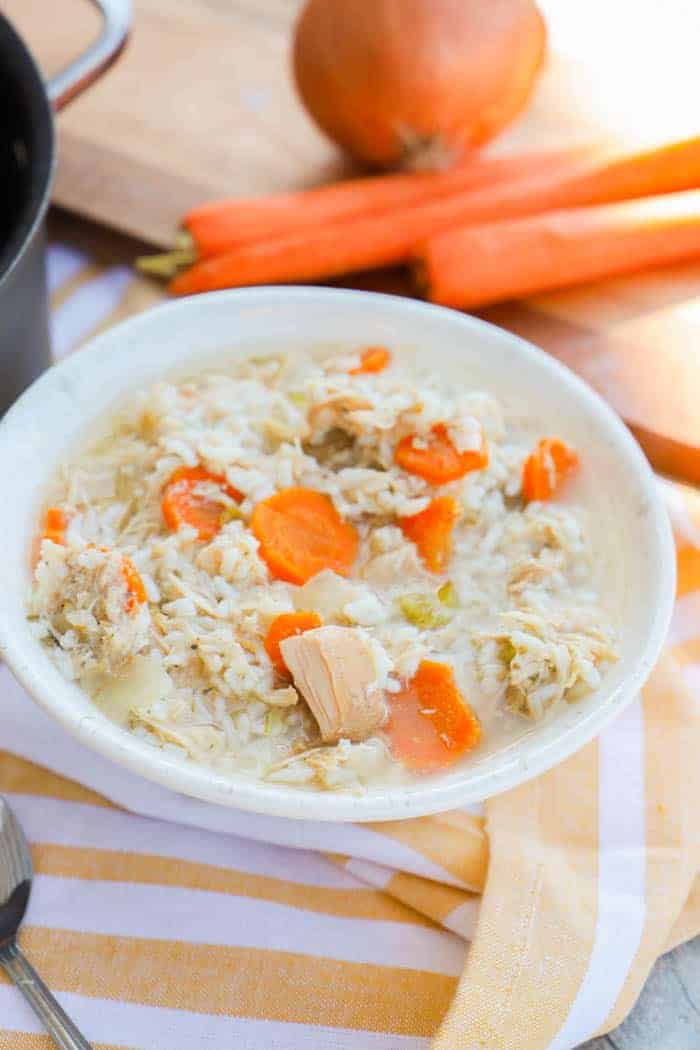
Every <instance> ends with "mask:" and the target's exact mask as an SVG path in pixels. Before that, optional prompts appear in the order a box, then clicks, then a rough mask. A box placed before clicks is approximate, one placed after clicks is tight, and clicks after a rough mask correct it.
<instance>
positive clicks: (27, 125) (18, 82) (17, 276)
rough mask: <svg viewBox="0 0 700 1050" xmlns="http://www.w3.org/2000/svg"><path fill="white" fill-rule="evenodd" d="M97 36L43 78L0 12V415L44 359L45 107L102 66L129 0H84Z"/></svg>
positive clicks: (112, 51)
mask: <svg viewBox="0 0 700 1050" xmlns="http://www.w3.org/2000/svg"><path fill="white" fill-rule="evenodd" d="M92 2H93V3H95V4H96V6H97V7H99V8H100V10H101V12H102V15H103V20H104V21H103V28H102V33H101V35H100V37H99V39H98V40H97V41H96V42H95V43H94V44H93V45H92V46H91V47H90V48H89V50H88V51H86V52H85V54H83V55H81V57H80V58H78V59H77V60H76V61H75V62H73V63H72V64H71V65H70V66H69V67H68V68H67V69H66V70H64V71H63V72H62V73H59V74H58V76H57V77H55V78H54V79H53V80H51V81H50V82H49V83H48V84H44V81H43V79H42V76H41V74H40V72H39V70H38V69H37V66H36V63H35V62H34V59H33V58H32V56H31V54H30V53H29V51H28V50H27V48H26V47H25V45H24V44H23V42H22V40H21V38H20V37H19V36H18V35H17V33H16V32H15V30H14V29H13V28H12V26H11V25H10V23H9V22H8V21H7V19H6V18H5V17H4V16H2V15H0V186H1V187H2V190H1V192H0V415H2V414H3V412H4V411H5V409H7V408H8V407H9V406H10V404H11V403H12V402H13V401H14V400H15V398H16V397H17V396H18V395H19V394H20V393H21V392H22V391H23V390H24V388H25V387H26V386H28V385H29V383H31V382H32V380H33V379H36V377H37V376H38V375H39V374H40V372H43V370H44V369H45V368H47V367H48V365H49V364H50V363H51V347H50V343H49V328H48V296H47V289H46V270H45V259H44V242H45V236H44V218H45V216H46V209H47V208H48V206H49V201H50V198H51V186H52V183H53V173H54V168H55V161H56V147H55V135H54V124H53V109H59V108H60V107H61V106H62V105H64V103H65V102H67V101H68V100H69V99H70V98H72V97H73V96H74V95H76V94H77V93H78V92H79V91H81V90H82V89H83V88H84V87H86V86H87V85H88V84H89V83H91V81H93V80H94V79H95V78H96V77H97V76H99V74H100V73H101V72H102V70H103V69H105V68H106V67H107V66H108V65H109V63H110V62H111V61H112V59H113V58H114V57H115V56H116V55H117V54H118V53H119V50H120V49H121V47H122V45H123V44H124V42H125V40H126V37H127V33H128V30H129V24H130V18H131V0H92Z"/></svg>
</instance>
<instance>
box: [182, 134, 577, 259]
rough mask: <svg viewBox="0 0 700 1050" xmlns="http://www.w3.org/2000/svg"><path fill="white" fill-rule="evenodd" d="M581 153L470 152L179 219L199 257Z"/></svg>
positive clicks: (207, 208)
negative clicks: (438, 164)
mask: <svg viewBox="0 0 700 1050" xmlns="http://www.w3.org/2000/svg"><path fill="white" fill-rule="evenodd" d="M583 155H584V151H583V150H574V149H572V148H569V149H565V150H564V149H560V150H537V151H535V152H532V153H523V154H517V155H506V156H501V157H488V156H487V157H482V156H471V157H469V158H468V159H467V160H465V161H463V162H462V163H461V164H459V165H457V166H455V167H453V168H449V169H448V170H446V171H437V172H401V173H398V174H395V175H372V176H368V177H366V178H355V179H345V180H343V181H342V182H335V183H332V184H330V185H327V186H317V187H313V188H312V189H308V190H299V191H297V192H294V193H279V194H274V195H271V196H268V197H239V198H235V197H234V198H230V199H227V200H218V201H210V202H209V203H207V204H203V205H201V206H200V207H198V208H193V209H192V210H191V211H190V212H188V213H187V215H185V217H184V219H183V221H182V225H183V226H184V228H185V229H186V230H187V231H188V233H189V234H190V235H191V237H192V240H193V242H194V248H195V249H196V252H197V254H198V257H199V258H200V259H207V258H210V257H211V256H212V255H220V254H221V253H222V252H225V251H228V250H229V249H230V248H233V247H235V246H236V245H239V244H244V243H246V242H249V241H256V240H264V239H266V238H269V237H281V236H284V235H286V234H289V233H295V232H299V231H304V230H308V229H311V228H312V227H314V226H324V225H328V224H329V223H336V222H345V221H347V220H349V219H355V218H357V217H358V216H360V215H368V214H371V213H373V212H380V211H389V210H393V209H395V208H399V207H405V206H407V205H412V204H418V203H421V202H423V201H428V200H437V199H439V198H440V197H445V196H448V195H450V194H454V193H461V192H463V191H464V190H473V189H476V188H477V187H479V186H488V185H493V184H494V183H496V182H500V181H502V180H504V179H511V180H512V179H514V178H522V177H523V175H526V174H528V175H534V174H537V173H541V172H544V171H547V170H548V169H551V167H552V165H553V164H559V163H561V162H562V161H567V162H569V163H570V162H571V161H572V160H573V159H574V157H577V156H583Z"/></svg>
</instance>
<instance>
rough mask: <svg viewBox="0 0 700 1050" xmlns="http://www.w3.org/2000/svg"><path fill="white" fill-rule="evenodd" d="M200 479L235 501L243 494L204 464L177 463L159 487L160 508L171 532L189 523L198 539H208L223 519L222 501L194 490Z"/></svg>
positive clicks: (224, 504) (224, 513) (224, 515)
mask: <svg viewBox="0 0 700 1050" xmlns="http://www.w3.org/2000/svg"><path fill="white" fill-rule="evenodd" d="M203 482H212V483H213V484H214V485H217V486H218V487H219V488H220V489H221V492H222V494H225V495H226V496H228V497H229V498H230V499H232V500H235V501H236V503H238V502H240V500H241V499H242V498H243V497H242V495H241V493H240V492H238V491H237V490H236V489H234V488H233V487H232V486H231V485H229V484H228V482H227V481H226V478H225V477H224V476H223V475H222V474H212V473H211V471H209V470H207V469H206V468H205V467H178V469H177V470H176V471H175V472H174V473H173V474H172V475H171V476H170V478H169V479H168V481H167V482H166V483H165V485H164V487H163V496H162V501H161V510H162V512H163V517H164V518H165V522H166V524H167V526H168V528H169V529H172V531H173V532H177V530H178V529H179V528H180V526H181V525H192V526H193V527H194V528H195V529H196V530H197V536H198V538H199V539H200V540H205V541H209V540H212V539H213V538H214V536H216V534H217V532H219V530H220V529H221V527H222V525H223V523H224V521H225V520H226V503H225V501H224V500H217V499H213V498H211V497H208V496H202V495H200V493H199V492H198V491H197V490H198V486H199V485H201V484H202V483H203Z"/></svg>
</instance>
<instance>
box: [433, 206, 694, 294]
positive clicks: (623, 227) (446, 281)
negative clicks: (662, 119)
mask: <svg viewBox="0 0 700 1050" xmlns="http://www.w3.org/2000/svg"><path fill="white" fill-rule="evenodd" d="M698 256H700V192H698V191H697V190H695V191H687V192H685V193H675V194H668V195H667V196H661V197H647V198H643V199H641V200H635V201H626V202H625V203H623V204H607V205H601V206H599V207H595V208H577V209H572V210H570V211H558V212H548V213H546V214H544V215H533V216H531V217H530V218H527V219H519V220H517V221H512V222H498V223H492V224H489V225H486V226H465V227H464V228H463V229H460V230H455V231H453V232H451V233H443V234H441V235H440V236H438V237H433V238H431V239H430V240H429V241H427V242H426V244H425V245H424V246H423V247H422V249H421V250H420V252H419V253H418V262H417V272H418V276H419V281H420V282H421V283H422V284H423V286H424V288H425V291H426V292H427V295H428V298H429V299H431V300H432V301H433V302H435V303H443V304H444V305H446V306H458V307H462V308H474V307H478V306H484V305H486V304H487V303H494V302H500V301H501V300H503V299H513V298H515V297H516V296H524V295H533V294H536V293H538V292H545V291H551V290H553V289H558V288H567V287H570V286H572V285H576V284H582V283H583V282H585V281H595V280H600V279H602V278H606V277H612V276H615V275H617V274H623V273H633V272H635V271H637V270H643V269H645V268H647V267H651V266H663V265H666V264H669V263H673V262H680V261H682V260H684V259H692V258H697V257H698Z"/></svg>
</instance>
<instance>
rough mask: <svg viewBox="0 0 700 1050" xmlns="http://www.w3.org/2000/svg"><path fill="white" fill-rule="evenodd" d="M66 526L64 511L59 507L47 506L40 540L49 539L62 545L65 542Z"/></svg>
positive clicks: (66, 520)
mask: <svg viewBox="0 0 700 1050" xmlns="http://www.w3.org/2000/svg"><path fill="white" fill-rule="evenodd" d="M67 528H68V518H67V516H66V513H65V511H63V510H61V508H60V507H48V508H47V510H46V516H45V518H44V531H43V533H42V535H41V538H42V540H51V541H52V542H53V543H58V544H61V545H63V544H64V543H65V542H66V529H67Z"/></svg>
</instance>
